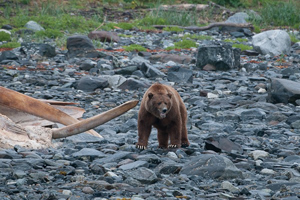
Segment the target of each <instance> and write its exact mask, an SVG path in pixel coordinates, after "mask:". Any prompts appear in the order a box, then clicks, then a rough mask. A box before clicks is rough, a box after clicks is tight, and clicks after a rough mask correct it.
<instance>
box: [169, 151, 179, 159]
mask: <svg viewBox="0 0 300 200" xmlns="http://www.w3.org/2000/svg"><path fill="white" fill-rule="evenodd" d="M167 156H168V157H169V158H172V159H177V158H178V157H177V155H176V153H174V152H171V151H170V152H168V154H167Z"/></svg>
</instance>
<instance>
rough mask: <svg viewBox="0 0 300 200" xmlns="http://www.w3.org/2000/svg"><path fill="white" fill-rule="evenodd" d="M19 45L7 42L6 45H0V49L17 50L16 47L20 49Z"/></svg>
mask: <svg viewBox="0 0 300 200" xmlns="http://www.w3.org/2000/svg"><path fill="white" fill-rule="evenodd" d="M20 46H21V44H20V43H18V42H8V43H5V44H2V45H0V48H12V49H14V48H17V47H20Z"/></svg>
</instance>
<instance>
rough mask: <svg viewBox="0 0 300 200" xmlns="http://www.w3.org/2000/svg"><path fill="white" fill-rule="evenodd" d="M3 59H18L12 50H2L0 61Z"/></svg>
mask: <svg viewBox="0 0 300 200" xmlns="http://www.w3.org/2000/svg"><path fill="white" fill-rule="evenodd" d="M4 60H19V58H18V56H17V55H16V54H15V53H13V52H12V51H3V52H2V54H1V56H0V62H1V61H4Z"/></svg>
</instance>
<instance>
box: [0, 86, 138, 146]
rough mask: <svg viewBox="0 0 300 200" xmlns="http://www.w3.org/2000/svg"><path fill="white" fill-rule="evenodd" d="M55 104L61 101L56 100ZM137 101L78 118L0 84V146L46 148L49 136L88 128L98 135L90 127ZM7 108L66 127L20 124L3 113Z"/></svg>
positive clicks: (56, 136) (122, 111)
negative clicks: (87, 117) (55, 127)
mask: <svg viewBox="0 0 300 200" xmlns="http://www.w3.org/2000/svg"><path fill="white" fill-rule="evenodd" d="M54 104H55V102H54ZM57 104H61V103H59V102H57ZM137 104H138V101H137V100H133V101H128V102H126V103H124V104H122V105H120V106H117V107H115V108H113V109H111V110H108V111H106V112H104V113H101V114H99V115H96V116H94V117H91V118H89V119H84V120H82V121H79V120H77V119H75V118H73V117H71V116H70V115H68V114H66V113H65V112H63V111H61V110H59V109H57V108H55V107H54V106H51V105H49V104H48V103H45V102H43V101H40V100H38V99H34V98H32V97H29V96H26V95H24V94H21V93H19V92H16V91H13V90H10V89H7V88H4V87H0V148H12V147H14V146H15V145H20V146H23V147H26V148H34V149H37V148H47V147H50V146H53V144H52V139H58V138H63V137H68V136H72V135H76V134H79V133H82V132H86V131H89V130H90V131H89V133H90V134H92V135H94V136H96V137H102V136H101V135H99V134H98V133H97V132H95V131H92V132H91V129H92V128H95V127H97V126H99V125H101V124H104V123H106V122H108V121H110V120H112V119H113V118H115V117H118V116H120V115H122V114H123V113H125V112H126V111H128V110H130V109H132V108H133V107H135V106H136V105H137ZM10 109H11V111H12V112H24V113H29V114H31V115H34V116H38V117H41V118H44V119H47V120H49V121H53V122H57V123H61V124H64V125H67V126H66V127H62V128H58V129H54V128H53V129H51V128H45V127H42V126H21V125H19V124H16V123H15V122H14V121H13V120H11V119H10V118H9V117H7V116H6V115H5V114H4V113H6V114H7V115H9V110H10ZM79 110H80V109H79ZM80 112H81V110H80Z"/></svg>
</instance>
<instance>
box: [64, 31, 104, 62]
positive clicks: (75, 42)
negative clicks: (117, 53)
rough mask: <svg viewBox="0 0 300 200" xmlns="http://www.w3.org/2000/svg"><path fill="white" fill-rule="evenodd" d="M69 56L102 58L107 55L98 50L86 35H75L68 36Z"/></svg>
mask: <svg viewBox="0 0 300 200" xmlns="http://www.w3.org/2000/svg"><path fill="white" fill-rule="evenodd" d="M67 49H68V54H67V55H68V57H69V58H73V57H87V58H95V57H96V58H100V57H105V56H106V55H105V54H104V53H102V52H98V51H97V50H96V49H95V47H94V45H93V43H92V41H91V40H90V39H89V38H88V37H87V36H85V35H73V36H70V37H68V38H67Z"/></svg>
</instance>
